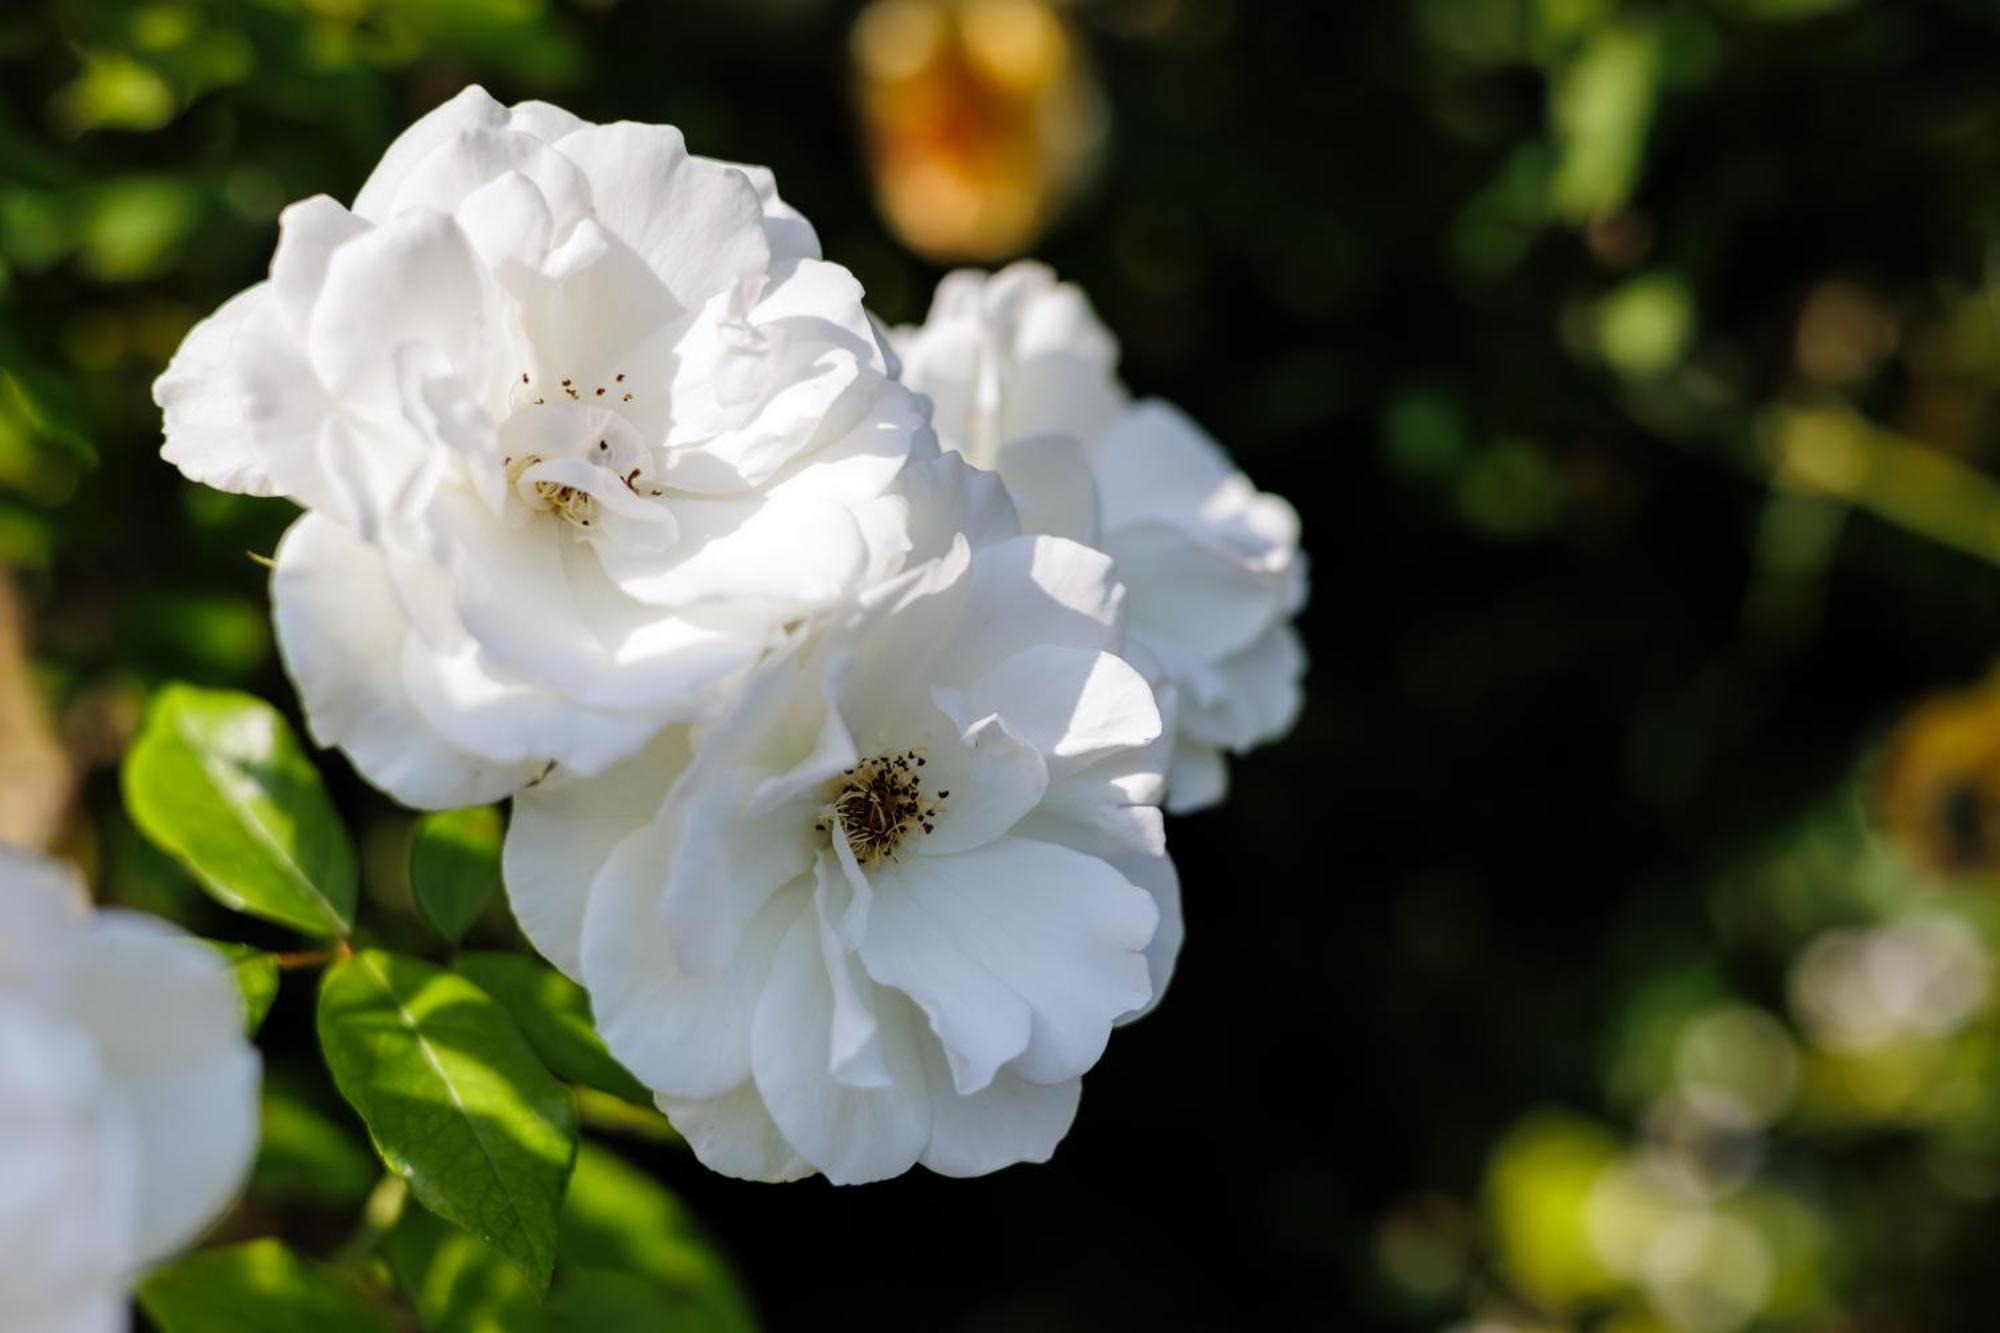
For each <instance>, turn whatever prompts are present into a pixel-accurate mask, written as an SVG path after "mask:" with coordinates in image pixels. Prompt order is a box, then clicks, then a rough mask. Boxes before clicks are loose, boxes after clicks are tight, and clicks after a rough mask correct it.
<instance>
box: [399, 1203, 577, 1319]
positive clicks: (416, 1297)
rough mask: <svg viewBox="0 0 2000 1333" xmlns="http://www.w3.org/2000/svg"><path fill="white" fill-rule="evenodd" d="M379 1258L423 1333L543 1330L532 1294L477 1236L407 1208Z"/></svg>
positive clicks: (526, 1283) (415, 1209) (522, 1280)
mask: <svg viewBox="0 0 2000 1333" xmlns="http://www.w3.org/2000/svg"><path fill="white" fill-rule="evenodd" d="M382 1254H383V1256H384V1257H385V1258H386V1259H387V1260H388V1261H389V1269H390V1271H391V1272H392V1273H394V1274H395V1278H396V1287H397V1290H399V1291H401V1292H402V1293H403V1297H404V1299H405V1300H406V1301H408V1303H409V1305H410V1308H411V1309H412V1310H414V1311H415V1312H416V1315H417V1319H418V1320H419V1321H420V1323H421V1324H422V1326H423V1328H424V1329H425V1330H426V1333H535V1331H537V1330H541V1329H544V1328H546V1327H548V1323H547V1320H546V1319H545V1318H544V1317H543V1315H542V1311H541V1308H540V1303H539V1302H538V1301H537V1299H536V1296H535V1290H534V1288H533V1287H532V1286H530V1285H529V1283H528V1280H527V1279H526V1278H524V1277H522V1276H521V1275H520V1274H519V1273H517V1272H515V1271H514V1269H513V1268H511V1267H509V1266H508V1264H507V1262H506V1260H504V1259H502V1258H501V1257H500V1256H499V1255H498V1254H497V1253H495V1252H494V1251H493V1250H491V1249H489V1248H487V1247H486V1246H485V1245H483V1244H481V1243H480V1241H479V1239H478V1238H477V1237H476V1236H471V1235H467V1234H466V1233H465V1232H463V1231H460V1230H459V1229H458V1228H457V1227H455V1226H452V1225H451V1224H450V1223H449V1222H444V1221H440V1220H439V1219H438V1218H436V1217H434V1216H432V1215H431V1214H430V1213H427V1212H425V1211H424V1210H423V1209H421V1208H412V1209H410V1210H409V1211H407V1212H405V1213H404V1214H403V1218H402V1220H401V1221H400V1222H398V1223H397V1224H396V1229H395V1230H394V1231H391V1232H390V1233H389V1235H388V1237H387V1238H386V1239H385V1240H384V1241H383V1244H382Z"/></svg>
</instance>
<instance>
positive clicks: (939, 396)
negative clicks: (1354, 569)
mask: <svg viewBox="0 0 2000 1333" xmlns="http://www.w3.org/2000/svg"><path fill="white" fill-rule="evenodd" d="M894 340H895V346H896V349H897V351H898V353H899V354H900V356H901V358H902V369H901V374H902V380H903V382H904V383H905V384H907V385H909V386H910V387H911V388H913V389H918V390H921V391H922V392H924V393H926V394H928V395H930V397H931V398H932V400H933V401H934V402H935V403H936V413H935V422H934V424H935V426H936V428H937V431H938V434H939V436H940V437H941V439H942V441H943V443H944V444H945V446H946V447H947V448H951V449H956V450H959V451H961V452H963V453H964V454H965V455H966V456H967V457H969V458H970V459H971V460H972V461H973V462H974V463H977V464H978V465H979V466H981V467H985V468H991V469H993V470H994V471H996V472H998V473H999V474H1000V476H1001V478H1002V479H1003V480H1004V481H1005V482H1006V484H1007V488H1008V490H1009V491H1010V492H1011V493H1012V494H1013V498H1014V502H1015V505H1016V506H1017V507H1018V508H1019V510H1020V512H1021V518H1022V521H1023V522H1024V523H1025V524H1026V525H1027V526H1028V527H1029V528H1030V529H1031V530H1033V531H1037V532H1047V533H1054V534H1056V535H1058V536H1065V537H1071V538H1074V539H1075V540H1077V541H1081V542H1086V543H1088V544H1090V545H1093V546H1097V547H1100V548H1101V549H1103V550H1104V551H1106V552H1108V553H1109V554H1110V555H1111V556H1112V558H1113V559H1114V560H1115V561H1116V562H1117V569H1118V578H1119V579H1120V580H1121V581H1122V582H1123V583H1124V584H1125V586H1126V588H1127V589H1128V590H1129V593H1130V602H1129V607H1130V612H1131V634H1132V642H1133V644H1134V648H1135V651H1134V653H1133V658H1134V660H1135V661H1139V662H1142V663H1145V664H1146V665H1147V667H1148V669H1149V670H1150V671H1154V672H1156V673H1157V674H1158V675H1159V676H1160V677H1162V678H1163V680H1164V682H1165V683H1167V684H1169V685H1171V687H1172V693H1173V694H1174V695H1175V696H1177V708H1176V718H1177V724H1176V733H1177V734H1176V741H1175V746H1174V754H1173V760H1172V765H1171V770H1170V776H1171V782H1170V784H1169V788H1168V797H1167V806H1168V808H1169V809H1171V810H1176V811H1181V810H1194V809H1199V808H1201V807H1203V806H1207V805H1212V804H1214V803H1215V802H1216V801H1219V800H1220V799H1221V798H1222V796H1223V795H1224V793H1225V792H1226V791H1227V787H1228V770H1227V766H1226V764H1225V761H1224V759H1223V752H1224V751H1234V752H1238V753H1240V752H1242V751H1244V750H1248V749H1250V748H1252V747H1253V746H1256V745H1258V744H1261V743H1263V742H1265V741H1269V740H1273V739H1275V738H1277V737H1279V736H1282V735H1283V734H1285V732H1287V731H1289V730H1290V729H1291V726H1292V723H1293V722H1294V721H1295V720H1296V718H1297V716H1298V711H1299V706H1300V703H1301V689H1300V679H1301V677H1302V676H1303V675H1304V672H1305V653H1304V650H1303V648H1302V646H1301V644H1300V642H1299V637H1298V634H1297V632H1296V631H1295V630H1294V629H1293V628H1292V625H1291V620H1292V618H1293V617H1294V616H1295V615H1296V614H1297V613H1298V611H1299V610H1300V608H1301V607H1302V606H1303V605H1304V603H1305V599H1306V561H1305V556H1304V554H1303V553H1302V552H1301V551H1300V550H1299V520H1298V515H1297V514H1296V513H1295V512H1294V511H1293V509H1292V507H1291V506H1290V505H1289V504H1287V503H1286V502H1285V501H1284V500H1282V499H1280V498H1278V497H1277V496H1274V495H1268V494H1265V493H1263V492H1260V491H1258V490H1257V488H1256V487H1255V486H1254V485H1252V484H1251V482H1250V480H1249V478H1248V477H1245V476H1244V475H1243V474H1242V473H1241V472H1240V471H1238V470H1237V469H1236V468H1235V467H1234V465H1233V464H1231V462H1230V461H1229V457H1228V455H1227V454H1226V453H1224V452H1223V450H1222V448H1221V447H1220V446H1219V445H1217V444H1216V443H1215V441H1214V440H1212V439H1210V438H1209V437H1208V436H1207V435H1206V434H1205V433H1203V431H1202V430H1201V428H1200V427H1198V426H1196V425H1195V424H1194V423H1193V422H1192V421H1190V420H1188V418H1187V417H1186V416H1185V415H1183V414H1182V413H1181V412H1180V411H1178V410H1177V409H1175V408H1173V407H1171V406H1169V405H1168V404H1166V403H1163V402H1158V401H1142V402H1138V403H1132V402H1130V401H1129V400H1128V398H1127V395H1126V392H1125V389H1124V387H1123V385H1121V384H1120V383H1119V381H1118V378H1117V360H1118V347H1117V343H1116V341H1115V340H1114V339H1113V338H1112V336H1111V334H1110V332H1109V331H1108V330H1107V329H1105V327H1104V326H1103V324H1102V323H1101V322H1099V320H1098V319H1097V317H1096V315H1095V314H1094V313H1093V312H1092V311H1091V308H1090V305H1089V302H1088V301H1087V300H1085V298H1084V296H1083V294H1082V292H1081V291H1079V290H1078V289H1077V288H1076V287H1075V286H1073V285H1071V284H1068V283H1059V282H1057V281H1056V278H1055V275H1054V274H1052V273H1051V272H1050V271H1049V270H1048V269H1046V268H1044V267H1043V266H1041V265H1039V264H1034V263H1019V264H1014V265H1011V266H1009V267H1008V268H1006V269H1003V270H1002V271H1000V272H998V273H995V274H991V275H988V274H985V273H978V272H973V271H969V270H967V271H961V272H957V273H953V274H950V275H949V276H947V277H946V278H945V279H944V281H943V282H941V283H940V284H939V285H938V289H937V295H936V297H935V298H934V300H933V302H932V305H931V311H930V315H929V317H928V318H927V319H926V321H925V322H924V324H923V325H922V326H921V327H920V328H911V329H901V330H898V331H896V333H895V334H894Z"/></svg>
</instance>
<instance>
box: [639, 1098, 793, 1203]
mask: <svg viewBox="0 0 2000 1333" xmlns="http://www.w3.org/2000/svg"><path fill="white" fill-rule="evenodd" d="M659 1103H660V1110H661V1111H663V1112H664V1113H665V1114H666V1117H667V1119H668V1120H670V1121H672V1122H673V1126H674V1128H675V1129H677V1130H679V1131H680V1135H681V1137H682V1138H684V1139H686V1140H687V1145H688V1147H690V1148H692V1149H693V1150H694V1155H695V1158H696V1160H698V1161H699V1162H700V1163H701V1164H702V1165H703V1166H705V1167H707V1168H708V1169H709V1170H711V1171H720V1172H721V1173H722V1174H723V1175H725V1176H735V1177H736V1178H737V1179H738V1180H762V1181H766V1182H771V1183H776V1182H779V1181H785V1180H802V1179H804V1178H805V1177H807V1176H809V1175H812V1174H813V1168H812V1164H811V1163H809V1162H807V1161H806V1159H805V1158H803V1157H801V1156H799V1155H798V1154H797V1153H796V1152H793V1151H792V1145H791V1144H789V1143H787V1142H785V1136H784V1135H783V1134H780V1133H779V1132H778V1125H777V1122H776V1121H774V1120H772V1119H771V1113H770V1112H769V1111H767V1110H765V1109H764V1099H763V1098H762V1097H760V1096H758V1095H757V1085H756V1084H755V1083H751V1082H749V1081H748V1080H746V1081H745V1082H744V1083H743V1085H742V1086H741V1087H738V1088H733V1089H731V1090H730V1091H729V1092H727V1093H724V1094H723V1095H722V1096H720V1097H715V1098H711V1099H710V1100H708V1101H702V1102H684V1101H675V1100H673V1099H672V1098H668V1097H662V1098H660V1099H659Z"/></svg>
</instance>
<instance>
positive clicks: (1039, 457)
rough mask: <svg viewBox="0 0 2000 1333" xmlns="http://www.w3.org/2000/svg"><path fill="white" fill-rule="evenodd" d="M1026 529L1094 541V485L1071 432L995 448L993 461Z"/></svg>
mask: <svg viewBox="0 0 2000 1333" xmlns="http://www.w3.org/2000/svg"><path fill="white" fill-rule="evenodd" d="M995 469H996V470H997V471H998V472H999V474H1000V478H1001V480H1002V481H1004V482H1006V483H1007V492H1008V494H1009V495H1011V496H1013V498H1014V507H1015V508H1016V509H1017V510H1019V511H1020V515H1021V526H1022V528H1024V529H1025V530H1027V531H1029V532H1043V533H1047V534H1048V535H1050V536H1052V537H1068V538H1069V539H1071V540H1072V541H1078V542H1082V543H1083V544H1085V545H1086V546H1088V545H1092V544H1094V543H1095V542H1096V541H1097V485H1096V483H1095V482H1094V481H1093V480H1092V479H1091V474H1090V462H1089V460H1088V459H1086V458H1085V456H1084V452H1083V446H1082V445H1081V444H1080V443H1078V442H1077V439H1076V437H1075V436H1073V435H1030V436H1027V437H1026V438H1024V439H1018V440H1010V441H1009V442H1008V443H1006V444H1005V445H1003V446H1001V449H1000V456H999V459H998V460H997V462H996V463H995Z"/></svg>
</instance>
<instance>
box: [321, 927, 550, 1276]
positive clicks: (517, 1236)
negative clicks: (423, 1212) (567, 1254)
mask: <svg viewBox="0 0 2000 1333" xmlns="http://www.w3.org/2000/svg"><path fill="white" fill-rule="evenodd" d="M319 1037H320V1046H321V1048H322V1049H323V1050H324V1051H325V1053H326V1063H327V1068H328V1069H329V1070H330V1071H331V1072H332V1074H333V1081H334V1084H335V1085H336V1086H337V1087H339V1089H340V1092H341V1095H342V1096H344V1097H346V1098H347V1100H348V1101H349V1102H350V1103H352V1104H353V1106H354V1109H355V1110H357V1111H359V1112H360V1113H361V1119H362V1121H363V1122H364V1123H365V1124H366V1125H367V1126H368V1133H369V1136H370V1137H371V1138H372V1139H374V1141H375V1149H376V1151H377V1152H379V1153H380V1154H381V1155H382V1160H383V1161H384V1162H386V1163H387V1164H388V1166H389V1169H390V1170H392V1171H395V1172H397V1173H398V1174H400V1175H402V1176H403V1177H405V1178H406V1179H407V1180H408V1181H409V1182H410V1189H411V1190H412V1192H414V1193H415V1195H416V1197H417V1201H418V1202H419V1203H421V1204H423V1205H424V1206H425V1207H426V1208H429V1209H430V1210H431V1211H432V1212H434V1213H437V1214H438V1215H439V1216H441V1217H444V1218H446V1219H448V1220H449V1221H453V1222H456V1223H458V1224H459V1225H460V1226H462V1227H464V1228H465V1229H466V1230H467V1231H470V1232H471V1233H472V1234H473V1235H475V1236H478V1237H480V1238H481V1239H482V1240H484V1241H486V1243H487V1244H489V1245H491V1246H493V1247H494V1248H495V1249H497V1250H499V1251H500V1253H501V1254H503V1255H505V1256H506V1257H507V1259H508V1260H509V1261H510V1262H511V1263H513V1264H514V1266H515V1267H516V1268H518V1269H520V1271H521V1272H522V1273H523V1274H525V1275H526V1276H527V1277H528V1278H529V1280H530V1281H532V1282H533V1283H534V1284H535V1287H536V1289H537V1290H538V1291H545V1290H547V1288H548V1283H549V1273H550V1270H551V1269H552V1268H553V1267H554V1265H555V1254H556V1218H557V1214H558V1211H559V1210H560V1208H561V1207H562V1200H563V1188H564V1185H565V1183H566V1182H567V1180H568V1178H569V1171H570V1166H571V1164H572V1163H573V1162H574V1160H575V1157H576V1141H577V1128H576V1102H575V1099H574V1098H572V1097H571V1096H570V1093H569V1090H568V1089H567V1088H565V1087H563V1085H562V1084H560V1083H558V1082H556V1081H555V1079H554V1078H552V1077H551V1076H550V1074H549V1071H548V1070H546V1069H544V1068H543V1067H542V1062H541V1061H540V1060H539V1059H537V1058H536V1057H535V1052H534V1050H533V1048H531V1047H530V1046H529V1045H528V1043H527V1041H526V1039H525V1038H523V1037H522V1036H521V1033H520V1031H519V1030H518V1029H517V1028H516V1027H515V1026H514V1023H513V1021H512V1020H511V1019H509V1018H508V1017H507V1013H506V1011H505V1010H504V1009H502V1008H501V1007H500V1006H499V1005H498V1004H497V1003H495V1002H494V1000H493V999H492V998H490V997H489V996H488V995H487V994H486V992H485V991H482V990H480V989H479V988H478V987H477V986H475V985H473V984H472V983H471V982H469V981H467V980H465V979H464V978H463V977H458V976H454V975H452V974H451V973H449V972H445V971H441V970H440V969H438V968H435V967H433V966H431V965H430V964H429V963H424V962H420V961H418V960H416V959H414V958H404V957H400V956H398V955H395V954H390V953H383V952H380V951H378V950H366V951H364V952H361V953H357V954H354V955H353V956H352V957H349V958H346V959H343V960H342V961H341V962H339V963H337V964H335V965H334V966H333V967H332V968H330V969H329V970H328V971H327V974H326V978H325V981H324V982H323V983H322V985H321V987H320V996H319Z"/></svg>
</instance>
